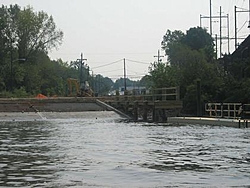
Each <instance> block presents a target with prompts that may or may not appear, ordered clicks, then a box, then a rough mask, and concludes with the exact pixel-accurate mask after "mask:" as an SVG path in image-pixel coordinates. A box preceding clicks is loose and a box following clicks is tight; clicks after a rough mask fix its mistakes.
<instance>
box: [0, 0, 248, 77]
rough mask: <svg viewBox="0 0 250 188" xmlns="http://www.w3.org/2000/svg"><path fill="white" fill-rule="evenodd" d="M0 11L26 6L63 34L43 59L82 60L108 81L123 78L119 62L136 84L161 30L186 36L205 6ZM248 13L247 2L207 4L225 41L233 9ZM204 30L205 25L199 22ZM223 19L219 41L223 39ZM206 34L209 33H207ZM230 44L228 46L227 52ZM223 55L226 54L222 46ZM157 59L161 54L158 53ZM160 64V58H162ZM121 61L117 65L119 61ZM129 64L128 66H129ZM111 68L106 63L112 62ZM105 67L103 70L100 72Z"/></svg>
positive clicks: (120, 2) (132, 3)
mask: <svg viewBox="0 0 250 188" xmlns="http://www.w3.org/2000/svg"><path fill="white" fill-rule="evenodd" d="M0 2H2V4H4V5H10V4H15V3H16V4H18V5H20V6H21V7H24V6H27V5H31V6H32V7H33V8H34V11H41V10H43V11H45V12H46V13H48V14H49V15H52V16H53V18H54V21H55V23H56V25H57V27H58V28H60V29H61V30H62V31H63V32H64V40H63V44H62V45H61V46H60V47H59V49H58V50H55V49H54V50H53V51H52V52H50V53H49V55H50V57H51V59H58V58H61V59H62V60H63V61H73V60H76V59H78V58H80V54H81V53H83V54H84V58H87V64H88V65H89V66H90V69H92V70H93V73H94V74H98V73H100V74H102V75H104V76H109V77H111V78H113V79H117V78H119V77H122V75H123V58H126V59H127V60H126V70H127V74H128V76H129V77H130V78H132V79H140V78H141V77H142V76H143V75H145V74H147V72H148V67H149V65H150V63H151V62H153V61H156V60H157V58H155V57H154V56H156V55H157V51H158V49H161V41H162V37H163V35H164V34H165V32H166V30H167V29H170V30H172V31H174V30H182V31H183V32H186V30H188V29H189V28H191V27H196V26H199V25H200V15H204V16H209V0H0ZM235 5H236V6H237V7H242V8H245V9H248V7H249V0H212V11H213V15H219V10H220V9H219V7H220V6H222V11H223V15H227V14H229V18H230V19H229V20H230V29H229V30H230V37H234V6H235ZM238 20H239V21H238V29H239V30H240V32H239V36H244V37H246V36H247V35H248V33H249V30H248V29H247V26H248V21H249V15H248V13H238ZM218 21H219V20H218V19H215V20H214V23H213V33H214V34H219V22H218ZM202 26H203V27H209V20H208V19H205V18H204V19H202ZM226 26H227V22H226V19H223V31H222V33H223V35H224V36H226V35H227V29H226V28H225V27H226ZM208 30H209V28H208ZM233 44H234V43H233V41H232V42H231V43H230V49H231V52H232V51H233V49H234V48H233ZM223 51H224V52H227V44H226V41H223ZM161 55H164V52H163V51H161ZM163 59H164V61H165V60H166V57H164V58H163ZM119 60H121V61H119ZM131 60H132V61H131ZM116 61H118V62H117V63H112V62H116ZM107 64H111V65H109V66H103V65H107Z"/></svg>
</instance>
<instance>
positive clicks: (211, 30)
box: [209, 0, 213, 36]
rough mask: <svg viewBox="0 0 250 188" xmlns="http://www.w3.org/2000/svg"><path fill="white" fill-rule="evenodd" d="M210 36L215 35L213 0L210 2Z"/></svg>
mask: <svg viewBox="0 0 250 188" xmlns="http://www.w3.org/2000/svg"><path fill="white" fill-rule="evenodd" d="M209 12H210V16H209V17H210V35H211V36H212V35H213V28H212V0H210V11H209Z"/></svg>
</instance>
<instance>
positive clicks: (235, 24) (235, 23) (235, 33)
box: [234, 6, 238, 50]
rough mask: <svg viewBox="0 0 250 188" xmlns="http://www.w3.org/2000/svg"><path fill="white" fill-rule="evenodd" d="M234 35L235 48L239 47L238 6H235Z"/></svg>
mask: <svg viewBox="0 0 250 188" xmlns="http://www.w3.org/2000/svg"><path fill="white" fill-rule="evenodd" d="M234 36H235V40H234V46H235V50H236V49H237V46H238V45H237V7H236V6H234Z"/></svg>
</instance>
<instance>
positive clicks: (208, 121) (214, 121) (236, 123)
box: [168, 117, 250, 128]
mask: <svg viewBox="0 0 250 188" xmlns="http://www.w3.org/2000/svg"><path fill="white" fill-rule="evenodd" d="M168 123H177V124H185V125H186V124H199V125H213V126H228V127H236V128H248V127H249V125H250V123H249V120H237V119H224V118H206V117H169V118H168ZM248 124H249V125H248Z"/></svg>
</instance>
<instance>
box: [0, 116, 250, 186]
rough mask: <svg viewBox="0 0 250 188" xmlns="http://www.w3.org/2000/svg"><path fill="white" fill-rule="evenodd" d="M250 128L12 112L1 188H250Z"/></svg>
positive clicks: (2, 139)
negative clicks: (180, 124)
mask: <svg viewBox="0 0 250 188" xmlns="http://www.w3.org/2000/svg"><path fill="white" fill-rule="evenodd" d="M249 140H250V129H237V128H229V127H212V126H199V125H185V126H177V125H170V124H165V125H159V124H158V125H157V124H147V123H131V122H130V123H127V122H124V121H122V120H121V119H120V117H119V116H117V115H116V114H114V113H113V112H86V113H43V114H37V115H34V114H24V115H23V114H22V115H21V114H5V115H2V121H0V186H4V187H172V186H173V187H250V144H249Z"/></svg>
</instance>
